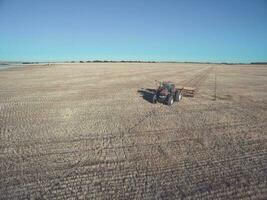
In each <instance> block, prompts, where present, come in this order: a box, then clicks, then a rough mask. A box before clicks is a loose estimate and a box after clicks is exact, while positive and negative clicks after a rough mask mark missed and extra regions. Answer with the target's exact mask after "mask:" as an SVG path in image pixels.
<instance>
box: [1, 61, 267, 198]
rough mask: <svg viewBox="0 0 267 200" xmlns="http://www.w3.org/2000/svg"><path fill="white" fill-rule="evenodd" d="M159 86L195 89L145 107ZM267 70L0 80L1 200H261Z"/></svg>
mask: <svg viewBox="0 0 267 200" xmlns="http://www.w3.org/2000/svg"><path fill="white" fill-rule="evenodd" d="M155 80H167V81H172V82H174V83H176V85H177V86H186V87H194V88H196V90H197V91H196V94H195V96H194V97H193V98H190V97H184V98H183V99H182V100H181V101H180V102H179V103H174V104H173V105H172V106H166V105H163V104H159V103H158V104H152V103H151V98H150V97H151V96H152V94H153V91H154V89H155V88H156V84H155V83H156V82H155ZM266 133H267V65H217V64H174V63H169V64H168V63H139V64H135V63H131V64H129V63H105V64H104V63H91V64H53V65H50V66H38V65H36V66H33V65H32V66H27V67H18V68H6V69H2V70H1V71H0V141H1V142H0V196H1V197H0V198H1V199H28V198H32V199H66V198H75V199H92V198H96V199H199V198H204V199H237V198H240V199H264V198H267V187H266V185H267V134H266Z"/></svg>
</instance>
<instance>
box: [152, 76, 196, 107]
mask: <svg viewBox="0 0 267 200" xmlns="http://www.w3.org/2000/svg"><path fill="white" fill-rule="evenodd" d="M157 82H158V83H159V86H158V88H157V90H156V92H155V94H154V95H153V99H152V103H157V102H159V103H165V104H166V105H169V106H171V105H172V104H173V103H174V102H179V101H181V100H182V97H183V96H191V97H193V96H194V93H195V89H194V88H188V87H176V86H175V84H174V83H173V82H170V81H163V82H159V81H157Z"/></svg>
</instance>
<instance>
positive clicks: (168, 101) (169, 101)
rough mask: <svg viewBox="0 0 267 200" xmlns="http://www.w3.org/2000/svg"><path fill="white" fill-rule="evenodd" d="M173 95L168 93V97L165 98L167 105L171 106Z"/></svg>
mask: <svg viewBox="0 0 267 200" xmlns="http://www.w3.org/2000/svg"><path fill="white" fill-rule="evenodd" d="M173 101H174V100H173V96H172V95H170V96H169V97H168V99H167V105H168V106H171V105H172V104H173Z"/></svg>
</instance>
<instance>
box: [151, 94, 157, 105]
mask: <svg viewBox="0 0 267 200" xmlns="http://www.w3.org/2000/svg"><path fill="white" fill-rule="evenodd" d="M152 103H157V95H156V94H155V95H154V96H153V98H152Z"/></svg>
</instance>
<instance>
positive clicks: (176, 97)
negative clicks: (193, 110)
mask: <svg viewBox="0 0 267 200" xmlns="http://www.w3.org/2000/svg"><path fill="white" fill-rule="evenodd" d="M182 97H183V94H182V91H179V90H177V92H175V101H177V102H179V101H181V99H182Z"/></svg>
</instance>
